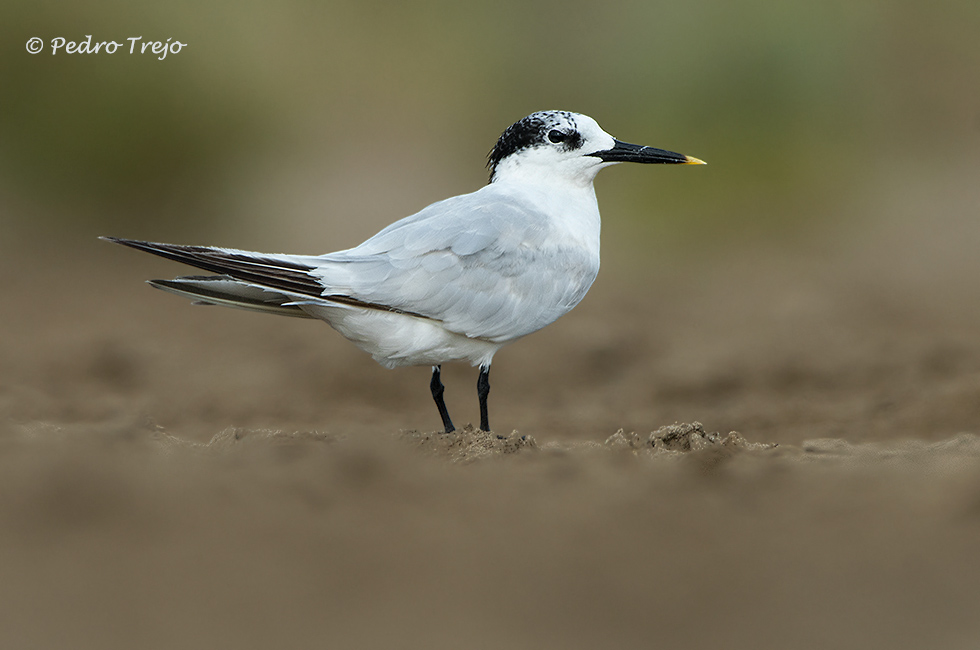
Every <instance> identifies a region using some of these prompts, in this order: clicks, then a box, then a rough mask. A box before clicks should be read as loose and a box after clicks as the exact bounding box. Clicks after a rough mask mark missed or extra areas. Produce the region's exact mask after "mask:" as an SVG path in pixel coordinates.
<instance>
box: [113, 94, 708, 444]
mask: <svg viewBox="0 0 980 650" xmlns="http://www.w3.org/2000/svg"><path fill="white" fill-rule="evenodd" d="M622 162H633V163H660V164H682V165H683V164H704V163H703V161H701V160H698V159H697V158H692V157H690V156H685V155H683V154H679V153H674V152H672V151H665V150H663V149H656V148H653V147H645V146H640V145H635V144H629V143H626V142H621V141H620V140H617V139H615V138H614V137H613V136H611V135H609V134H608V133H606V132H605V131H603V130H602V129H601V128H600V127H599V125H598V123H596V121H595V120H593V119H592V118H591V117H588V116H586V115H581V114H579V113H571V112H568V111H541V112H537V113H532V114H531V115H528V116H527V117H525V118H523V119H521V120H519V121H518V122H515V123H514V124H512V125H511V126H509V127H508V128H507V129H506V130H505V131H504V132H503V134H501V136H500V138H499V139H498V140H497V143H496V145H495V146H494V147H493V150H492V151H491V152H490V155H489V156H488V160H487V167H488V169H489V170H490V182H489V184H487V185H486V186H484V187H482V188H481V189H479V190H477V191H475V192H472V193H470V194H463V195H460V196H456V197H453V198H449V199H446V200H444V201H439V202H437V203H433V204H432V205H430V206H428V207H426V208H424V209H423V210H421V211H419V212H417V213H415V214H413V215H411V216H408V217H405V218H404V219H401V220H400V221H396V222H395V223H393V224H391V225H390V226H388V227H387V228H385V229H383V230H382V231H381V232H379V233H378V234H376V235H375V236H373V237H371V238H370V239H368V240H367V241H365V242H364V243H363V244H361V245H360V246H357V247H355V248H351V249H348V250H343V251H338V252H336V253H327V254H325V255H284V254H266V253H255V252H249V251H243V250H236V249H231V248H216V247H210V246H183V245H177V244H163V243H154V242H146V241H139V240H133V239H122V238H118V237H103V239H106V240H108V241H112V242H116V243H118V244H123V245H125V246H130V247H132V248H136V249H138V250H142V251H146V252H148V253H153V254H154V255H160V256H162V257H166V258H168V259H171V260H176V261H178V262H183V263H184V264H189V265H191V266H194V267H197V268H200V269H204V270H206V271H208V272H210V273H214V274H216V275H205V276H201V275H195V276H184V277H178V278H176V279H173V280H149V281H148V282H149V284H150V285H151V286H153V287H156V288H157V289H163V290H165V291H169V292H172V293H175V294H178V295H181V296H184V297H187V298H191V299H193V300H194V301H195V303H196V304H208V305H223V306H227V307H237V308H240V309H247V310H251V311H257V312H265V313H268V314H278V315H281V316H298V317H302V318H318V319H320V320H323V321H326V322H327V323H328V324H329V325H330V326H331V327H333V328H334V329H335V330H337V331H338V332H340V334H341V335H343V336H344V337H345V338H347V339H348V340H350V341H352V342H353V343H354V344H355V345H357V346H358V347H359V348H361V349H362V350H364V351H365V352H367V353H368V354H370V355H371V356H372V357H373V358H374V359H375V361H377V362H378V363H380V364H381V365H383V366H385V367H387V368H395V367H399V366H418V365H425V366H431V367H432V379H431V382H430V384H429V388H430V390H431V392H432V398H433V399H434V400H435V403H436V407H437V408H438V409H439V415H440V417H441V418H442V423H443V426H444V428H445V431H446V433H451V432H452V431H454V430H455V427H454V426H453V422H452V419H451V418H450V417H449V411H448V410H447V408H446V403H445V400H444V399H443V394H444V391H445V387H444V386H443V383H442V380H441V378H440V371H441V367H442V364H443V363H447V362H451V361H467V362H469V363H470V364H471V365H473V366H479V367H480V374H479V378H478V379H477V395H478V397H479V402H480V429H482V430H483V431H490V422H489V416H488V411H487V395H488V394H489V392H490V363H491V361H492V360H493V356H494V354H495V353H496V352H497V350H499V349H500V348H501V347H503V346H504V345H506V344H507V343H510V342H512V341H516V340H517V339H519V338H521V337H524V336H527V335H528V334H530V333H532V332H535V331H537V330H539V329H541V328H542V327H544V326H545V325H548V324H550V323H553V322H554V321H555V320H556V319H557V318H559V317H560V316H562V315H564V314H566V313H567V312H568V311H570V310H571V309H572V308H573V307H575V305H577V304H578V303H579V302H580V301H581V300H582V298H583V297H584V296H585V294H586V292H587V291H588V290H589V287H591V286H592V282H593V281H594V280H595V278H596V275H597V274H598V272H599V230H600V220H599V206H598V204H597V202H596V196H595V190H594V188H593V186H592V181H593V180H594V179H595V176H596V174H597V173H598V172H599V170H600V169H602V168H604V167H608V166H610V165H615V164H617V163H622Z"/></svg>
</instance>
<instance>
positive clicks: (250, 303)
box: [148, 275, 313, 318]
mask: <svg viewBox="0 0 980 650" xmlns="http://www.w3.org/2000/svg"><path fill="white" fill-rule="evenodd" d="M148 283H149V285H150V286H151V287H154V288H156V289H161V290H163V291H169V292H170V293H174V294H177V295H178V296H183V297H185V298H190V299H192V300H194V303H195V304H202V305H221V306H223V307H235V308H237V309H245V310H248V311H257V312H262V313H266V314H276V315H278V316H293V317H295V318H313V316H311V315H310V314H308V313H306V312H305V311H303V310H302V309H300V308H299V307H298V306H297V305H296V304H293V300H294V297H291V296H287V295H284V294H281V293H278V292H275V291H270V290H268V289H264V288H262V287H257V286H255V285H249V284H244V283H242V282H239V281H237V280H235V279H234V278H232V277H229V276H227V275H195V276H186V277H180V278H175V279H173V280H149V282H148Z"/></svg>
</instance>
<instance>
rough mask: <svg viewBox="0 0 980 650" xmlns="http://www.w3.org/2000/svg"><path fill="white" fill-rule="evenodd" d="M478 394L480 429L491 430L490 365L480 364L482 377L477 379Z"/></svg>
mask: <svg viewBox="0 0 980 650" xmlns="http://www.w3.org/2000/svg"><path fill="white" fill-rule="evenodd" d="M476 394H477V395H479V396H480V431H490V417H489V416H488V415H487V395H489V394H490V366H480V377H479V379H477V380H476Z"/></svg>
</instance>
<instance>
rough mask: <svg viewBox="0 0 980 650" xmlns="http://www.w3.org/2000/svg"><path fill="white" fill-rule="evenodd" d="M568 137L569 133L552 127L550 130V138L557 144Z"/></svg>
mask: <svg viewBox="0 0 980 650" xmlns="http://www.w3.org/2000/svg"><path fill="white" fill-rule="evenodd" d="M567 137H568V136H567V135H565V134H564V133H562V132H561V131H559V130H558V129H552V130H551V131H549V132H548V139H549V140H551V141H552V142H554V143H555V144H558V143H559V142H564V141H565V138H567Z"/></svg>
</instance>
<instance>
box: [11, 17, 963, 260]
mask: <svg viewBox="0 0 980 650" xmlns="http://www.w3.org/2000/svg"><path fill="white" fill-rule="evenodd" d="M0 18H2V19H0V33H2V36H3V38H2V42H3V44H4V45H3V48H4V51H3V55H2V57H0V86H2V91H0V220H2V226H3V230H2V233H3V234H2V236H3V237H4V238H6V239H8V241H9V240H10V239H11V238H17V237H24V238H31V239H35V240H36V238H37V236H38V234H39V232H40V233H44V234H46V235H48V236H50V237H59V238H65V237H68V238H71V239H72V240H74V239H75V238H76V237H80V238H86V239H85V241H86V242H88V241H90V240H89V239H87V238H89V237H90V236H94V235H95V234H116V235H121V236H131V237H137V238H145V239H170V240H176V241H183V242H188V243H190V242H191V241H193V242H194V243H212V244H219V243H220V244H224V245H229V246H236V247H242V248H265V249H286V248H288V249H290V250H292V251H295V252H309V253H316V252H326V251H328V250H333V249H337V248H341V247H346V246H350V245H354V244H356V243H358V242H359V241H360V240H361V239H363V238H364V237H366V236H368V235H370V234H373V232H374V231H375V230H376V229H377V228H379V227H381V226H383V225H384V224H386V223H388V222H390V221H393V220H394V219H396V218H399V217H402V216H404V215H407V214H409V213H411V212H414V211H416V210H418V209H420V208H421V207H423V206H424V205H426V204H428V203H429V202H432V201H435V200H438V199H441V198H444V197H446V196H449V195H452V194H458V193H462V192H466V191H471V190H473V189H476V188H477V187H479V185H481V184H482V183H484V182H485V180H486V171H485V169H484V167H483V162H484V160H485V156H486V153H487V151H488V150H489V149H490V147H491V146H492V145H493V143H494V141H495V139H496V137H497V135H499V133H500V132H501V131H502V130H503V129H504V128H505V127H506V126H508V125H509V124H510V123H511V122H513V121H515V120H517V119H519V118H520V117H522V116H524V115H526V114H528V113H530V112H532V111H535V110H540V109H550V108H561V109H568V110H574V111H579V112H583V113H587V114H589V115H592V116H593V117H595V118H596V119H597V120H598V121H599V123H600V124H601V125H602V126H603V127H604V128H605V129H606V130H607V131H609V132H611V133H613V134H614V135H616V136H617V137H619V138H621V139H624V140H628V141H633V142H639V143H643V144H649V145H653V146H659V147H664V148H668V149H673V150H675V151H681V152H683V153H687V154H690V155H693V156H697V157H699V158H702V159H704V160H706V161H707V162H708V163H709V166H708V167H707V168H698V169H693V168H670V169H668V168H658V169H655V170H651V169H635V170H632V171H631V172H628V173H624V172H623V171H621V170H617V172H616V173H610V172H605V173H604V174H603V175H601V176H600V178H599V180H598V183H597V186H598V187H597V191H598V193H599V197H600V204H601V206H602V208H603V214H604V216H605V217H606V221H605V224H604V227H605V228H606V231H605V232H606V235H607V237H608V238H609V239H607V242H608V241H612V242H613V244H614V245H619V246H620V247H621V248H622V250H624V251H625V250H627V249H629V248H630V247H631V246H633V247H634V249H635V251H636V252H639V251H640V250H642V248H643V247H649V246H652V247H654V250H655V251H656V252H660V253H663V252H665V251H667V250H675V249H680V250H685V249H689V248H690V247H691V246H694V245H697V246H706V245H707V246H725V245H729V244H730V243H731V242H733V241H734V242H738V241H742V240H744V239H745V238H750V239H751V238H757V237H772V236H776V237H797V238H799V237H800V236H801V234H802V236H803V238H806V237H809V236H810V235H811V234H812V233H813V232H815V231H821V230H824V229H826V228H828V227H832V228H837V227H838V226H840V225H841V224H844V223H847V222H850V221H853V220H855V219H860V218H861V216H862V215H861V209H860V208H859V207H856V206H860V205H865V204H862V203H861V201H860V200H859V199H858V198H856V197H860V196H861V195H862V194H863V193H865V192H866V190H867V188H868V187H869V186H873V185H875V184H876V183H880V182H881V179H882V178H886V177H890V175H891V174H892V172H893V171H894V170H896V169H906V170H909V169H911V170H912V171H911V173H912V174H913V175H914V174H915V173H917V171H916V170H920V169H921V170H929V173H942V172H943V171H944V170H945V169H947V168H953V167H954V166H958V165H960V164H961V163H962V162H963V161H967V160H975V158H976V151H977V147H978V144H980V45H978V38H977V36H978V34H980V3H977V2H975V1H974V0H963V1H955V0H943V1H939V2H930V3H925V2H921V1H913V0H890V1H887V2H883V1H878V0H827V1H825V2H820V3H814V2H809V1H804V0H788V1H786V2H779V3H774V2H768V1H766V2H763V1H760V0H749V1H744V2H727V1H722V0H694V1H688V2H682V3H681V2H638V1H635V0H604V1H603V2H595V1H593V2H585V1H582V0H573V1H571V2H554V1H542V0H520V1H519V2H518V1H515V0H503V1H500V2H494V3H488V2H471V1H460V0H453V1H451V2H450V1H448V0H441V1H431V2H380V1H370V0H369V1H364V0H358V1H357V2H354V1H353V0H344V1H329V2H322V3H319V2H312V1H299V0H286V1H279V2H257V1H254V0H252V1H243V2H189V1H188V2H180V1H164V2H157V3H132V2H122V1H118V2H75V3H70V2H52V1H48V2H44V1H42V2H36V1H31V2H28V1H26V0H8V1H7V2H5V3H4V5H3V8H2V9H0ZM87 34H91V35H92V40H93V41H95V42H97V41H102V40H116V41H120V42H124V43H126V41H125V39H127V38H129V37H133V36H142V37H143V39H144V40H147V41H149V40H166V39H168V38H173V39H174V40H179V41H181V42H183V43H186V44H187V47H186V48H185V49H184V50H183V51H181V52H180V53H179V54H176V55H169V56H168V57H167V58H166V59H165V60H163V61H160V60H157V58H156V56H154V55H151V54H149V53H147V54H143V55H139V54H132V55H130V54H128V53H127V52H126V48H122V49H121V50H120V51H119V52H117V53H116V54H113V55H108V54H104V53H100V54H90V55H83V54H74V55H68V54H65V53H64V52H63V51H60V52H59V53H58V54H57V55H52V54H51V48H50V42H51V39H53V38H55V37H58V36H61V37H64V38H66V39H68V40H76V41H77V40H82V39H84V37H85V36H86V35H87ZM35 36H36V37H40V38H42V39H43V40H44V41H45V49H44V51H42V52H41V53H39V54H33V55H32V54H29V53H28V52H27V51H26V47H25V44H26V42H27V41H28V39H29V38H31V37H35Z"/></svg>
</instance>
